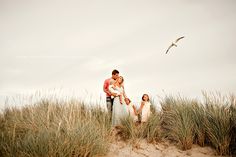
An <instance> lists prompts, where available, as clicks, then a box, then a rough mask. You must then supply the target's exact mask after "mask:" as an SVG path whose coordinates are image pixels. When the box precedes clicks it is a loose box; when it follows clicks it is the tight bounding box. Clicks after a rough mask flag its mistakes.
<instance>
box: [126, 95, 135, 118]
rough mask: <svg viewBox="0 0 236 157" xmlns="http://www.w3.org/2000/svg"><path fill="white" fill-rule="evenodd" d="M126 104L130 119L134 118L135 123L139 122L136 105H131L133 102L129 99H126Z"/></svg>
mask: <svg viewBox="0 0 236 157" xmlns="http://www.w3.org/2000/svg"><path fill="white" fill-rule="evenodd" d="M125 103H126V105H127V108H128V112H129V115H130V117H131V118H133V120H134V122H137V121H138V117H137V111H136V107H135V106H134V104H132V103H131V100H130V99H129V98H125Z"/></svg>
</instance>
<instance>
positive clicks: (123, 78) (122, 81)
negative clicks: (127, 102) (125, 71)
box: [119, 76, 124, 84]
mask: <svg viewBox="0 0 236 157" xmlns="http://www.w3.org/2000/svg"><path fill="white" fill-rule="evenodd" d="M119 77H120V78H122V82H121V84H123V83H124V77H123V76H119Z"/></svg>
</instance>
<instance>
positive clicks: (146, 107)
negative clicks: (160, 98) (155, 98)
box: [141, 102, 151, 122]
mask: <svg viewBox="0 0 236 157" xmlns="http://www.w3.org/2000/svg"><path fill="white" fill-rule="evenodd" d="M150 106H151V103H150V102H144V106H143V109H142V114H141V122H147V120H148V118H149V116H150V115H151V109H150Z"/></svg>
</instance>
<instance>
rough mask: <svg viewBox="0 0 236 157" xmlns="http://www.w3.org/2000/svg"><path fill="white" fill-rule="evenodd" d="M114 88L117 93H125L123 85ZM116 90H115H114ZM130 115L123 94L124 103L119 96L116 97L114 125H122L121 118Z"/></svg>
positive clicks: (113, 116)
mask: <svg viewBox="0 0 236 157" xmlns="http://www.w3.org/2000/svg"><path fill="white" fill-rule="evenodd" d="M112 90H115V93H119V94H123V93H124V89H123V87H113V89H112ZM112 92H114V91H112ZM127 115H128V108H127V105H126V103H125V100H124V96H122V104H121V103H120V98H119V96H116V97H114V101H113V110H112V126H116V125H120V124H121V121H120V119H121V118H123V117H125V116H127Z"/></svg>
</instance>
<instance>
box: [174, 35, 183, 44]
mask: <svg viewBox="0 0 236 157" xmlns="http://www.w3.org/2000/svg"><path fill="white" fill-rule="evenodd" d="M183 38H184V36H182V37H179V38H178V39H176V40H175V43H177V42H178V41H179V40H181V39H183Z"/></svg>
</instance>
